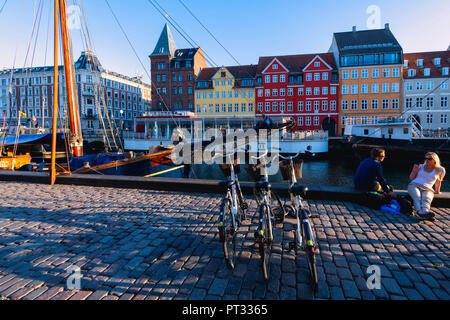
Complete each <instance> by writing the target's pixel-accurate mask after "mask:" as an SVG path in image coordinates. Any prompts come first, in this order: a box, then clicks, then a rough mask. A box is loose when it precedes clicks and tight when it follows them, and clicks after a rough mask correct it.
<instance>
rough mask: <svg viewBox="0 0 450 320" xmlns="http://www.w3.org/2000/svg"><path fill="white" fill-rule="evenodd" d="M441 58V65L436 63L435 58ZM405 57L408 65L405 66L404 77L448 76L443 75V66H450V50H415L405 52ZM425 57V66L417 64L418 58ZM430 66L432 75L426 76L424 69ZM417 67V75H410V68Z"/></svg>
mask: <svg viewBox="0 0 450 320" xmlns="http://www.w3.org/2000/svg"><path fill="white" fill-rule="evenodd" d="M435 58H441V63H440V65H439V66H436V65H434V59H435ZM403 59H404V60H408V67H406V68H405V67H404V68H403V77H404V78H405V79H418V78H443V77H448V75H447V76H443V75H442V68H445V67H447V68H450V51H448V50H447V51H429V52H415V53H405V54H403ZM418 59H423V67H421V68H419V67H418V66H417V60H418ZM425 68H430V75H429V76H424V74H423V70H424V69H425ZM410 69H415V70H416V75H415V76H414V77H409V76H408V70H410Z"/></svg>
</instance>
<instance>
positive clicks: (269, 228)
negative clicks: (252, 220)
mask: <svg viewBox="0 0 450 320" xmlns="http://www.w3.org/2000/svg"><path fill="white" fill-rule="evenodd" d="M267 154H268V151H266V152H265V153H264V154H263V155H262V156H260V157H255V156H252V158H253V159H255V160H257V161H260V164H259V165H257V166H255V167H252V166H247V167H246V169H247V171H248V172H249V175H250V176H252V177H253V178H254V180H258V181H257V182H256V183H255V188H254V193H255V198H256V202H257V204H258V212H259V220H258V228H257V231H256V232H255V238H256V240H257V244H258V248H259V254H260V257H261V263H262V264H261V266H262V273H263V277H264V280H265V281H267V280H268V278H269V277H268V266H269V255H270V252H271V248H272V242H273V225H272V218H274V220H275V221H276V222H280V221H281V222H282V221H283V220H284V216H285V210H284V207H283V205H282V203H281V200H280V198H279V197H278V195H277V194H276V193H275V192H273V191H272V190H271V185H270V183H269V176H268V172H267V167H266V164H267V161H266V156H267ZM258 169H259V170H260V172H261V173H260V174H259V175H257V174H256V173H255V172H256V170H258ZM258 197H259V199H258ZM274 200H275V201H276V202H278V204H279V206H278V207H277V208H279V210H278V212H275V210H274V206H273V201H274Z"/></svg>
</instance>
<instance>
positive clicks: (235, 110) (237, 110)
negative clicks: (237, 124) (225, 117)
mask: <svg viewBox="0 0 450 320" xmlns="http://www.w3.org/2000/svg"><path fill="white" fill-rule="evenodd" d="M243 105H244V109H245V103H243ZM234 112H235V113H238V112H239V103H235V104H234ZM243 112H245V111H243Z"/></svg>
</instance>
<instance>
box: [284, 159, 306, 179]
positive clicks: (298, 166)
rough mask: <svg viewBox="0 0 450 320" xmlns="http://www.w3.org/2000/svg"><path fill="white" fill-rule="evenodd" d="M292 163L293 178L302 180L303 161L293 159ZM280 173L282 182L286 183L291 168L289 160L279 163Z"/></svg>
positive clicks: (289, 176) (289, 177)
mask: <svg viewBox="0 0 450 320" xmlns="http://www.w3.org/2000/svg"><path fill="white" fill-rule="evenodd" d="M292 162H293V164H294V173H295V178H296V179H297V180H299V179H301V178H302V168H303V160H302V159H299V158H294V159H293V161H292ZM280 171H281V176H282V177H283V180H287V181H289V180H291V166H290V161H289V160H281V161H280Z"/></svg>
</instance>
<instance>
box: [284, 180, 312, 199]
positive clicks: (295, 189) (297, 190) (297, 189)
mask: <svg viewBox="0 0 450 320" xmlns="http://www.w3.org/2000/svg"><path fill="white" fill-rule="evenodd" d="M289 192H291V193H292V194H294V195H296V196H301V197H305V196H306V192H308V187H307V186H301V185H299V184H297V183H296V184H294V185H293V186H292V187H289Z"/></svg>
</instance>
